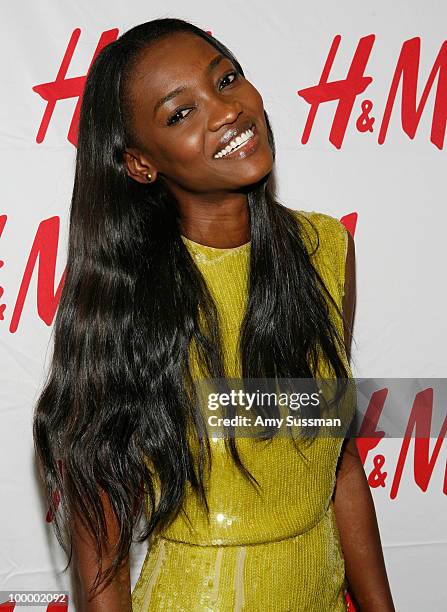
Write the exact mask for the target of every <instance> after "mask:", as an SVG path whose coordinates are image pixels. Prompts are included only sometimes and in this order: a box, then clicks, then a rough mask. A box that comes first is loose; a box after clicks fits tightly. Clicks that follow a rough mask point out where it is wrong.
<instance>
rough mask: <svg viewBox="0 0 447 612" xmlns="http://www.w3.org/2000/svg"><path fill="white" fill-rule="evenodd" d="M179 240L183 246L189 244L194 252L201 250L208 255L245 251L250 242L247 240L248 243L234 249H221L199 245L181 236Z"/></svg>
mask: <svg viewBox="0 0 447 612" xmlns="http://www.w3.org/2000/svg"><path fill="white" fill-rule="evenodd" d="M180 235H181V238H182V240H183V242H184V243H185V244H189V245H190V246H192V247H193V248H195V249H196V250H201V251H203V252H205V253H206V252H210V253H222V254H224V253H231V252H234V251H238V250H241V251H242V250H245V249H247V248H248V247H249V246H250V244H251V240H249V241H248V242H245V243H244V244H240V245H239V246H236V247H229V248H221V247H212V246H208V245H206V244H200V242H194V240H191V239H190V238H187V237H186V236H183V234H180Z"/></svg>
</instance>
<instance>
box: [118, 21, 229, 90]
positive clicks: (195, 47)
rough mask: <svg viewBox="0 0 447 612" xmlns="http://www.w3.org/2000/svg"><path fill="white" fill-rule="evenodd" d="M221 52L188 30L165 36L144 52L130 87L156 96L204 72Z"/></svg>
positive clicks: (138, 60)
mask: <svg viewBox="0 0 447 612" xmlns="http://www.w3.org/2000/svg"><path fill="white" fill-rule="evenodd" d="M218 54H219V51H218V50H217V49H216V48H215V47H213V46H212V45H211V44H210V43H208V42H207V41H206V40H204V39H203V38H201V37H200V36H196V35H194V34H191V33H189V32H178V33H176V34H172V35H169V36H166V37H163V38H162V39H160V40H158V41H156V42H155V43H152V44H151V46H150V47H149V48H148V49H145V50H144V51H142V52H141V55H140V56H139V58H138V59H137V61H136V64H135V67H134V69H133V71H132V76H131V79H130V83H129V86H130V89H131V91H133V93H134V94H136V95H138V92H139V91H140V90H141V89H144V91H145V95H148V94H149V95H151V97H152V96H153V97H156V96H158V95H159V94H163V93H165V90H166V88H168V87H171V86H172V85H176V84H179V85H181V84H183V83H184V82H186V81H187V80H188V77H193V76H198V75H200V74H202V73H203V72H204V70H205V68H206V66H207V65H208V64H209V62H210V61H211V59H212V58H213V57H215V56H216V55H218ZM222 61H223V60H222Z"/></svg>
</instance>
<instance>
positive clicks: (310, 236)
mask: <svg viewBox="0 0 447 612" xmlns="http://www.w3.org/2000/svg"><path fill="white" fill-rule="evenodd" d="M291 212H292V213H293V214H294V216H295V217H296V219H297V221H298V222H299V227H300V233H301V237H302V239H303V241H304V243H305V245H306V247H307V249H308V252H309V255H310V258H311V260H312V263H313V264H314V266H315V267H316V268H317V270H318V272H319V273H320V274H321V275H322V276H323V279H324V281H325V283H326V285H329V287H328V288H329V289H330V290H331V293H334V292H335V293H336V294H337V296H336V297H338V300H337V301H339V300H341V299H342V297H343V295H344V293H345V275H346V269H347V266H348V264H349V265H350V266H352V265H353V259H354V241H353V239H352V236H351V234H350V233H349V232H348V230H347V229H346V227H345V226H344V225H343V223H342V222H341V221H340V220H339V219H337V218H335V217H333V216H331V215H328V214H326V213H322V212H317V211H304V210H293V211H291ZM348 247H349V249H348ZM348 250H349V253H348ZM334 297H335V296H334Z"/></svg>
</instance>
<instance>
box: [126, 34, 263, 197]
mask: <svg viewBox="0 0 447 612" xmlns="http://www.w3.org/2000/svg"><path fill="white" fill-rule="evenodd" d="M219 56H220V53H219V52H218V51H217V49H215V48H214V47H213V46H212V45H210V44H209V43H208V42H207V41H206V40H204V39H202V38H200V37H198V36H195V35H193V34H190V33H183V32H182V33H177V34H175V35H172V36H169V37H167V38H164V39H161V40H160V41H157V43H155V44H154V45H153V46H152V47H151V48H150V49H147V50H146V51H144V52H143V53H142V55H141V57H140V58H139V60H138V62H137V65H136V67H135V69H134V71H133V73H132V75H131V78H130V83H129V94H130V96H131V102H132V107H131V108H132V123H133V125H132V127H133V130H134V132H135V134H136V135H137V138H138V146H136V147H132V148H129V149H127V152H126V154H125V160H126V164H127V170H128V173H129V175H130V176H132V178H134V179H135V180H137V181H139V182H142V183H147V182H148V180H147V173H148V172H150V173H151V175H152V181H154V180H157V175H160V176H163V178H164V179H165V181H166V183H167V184H168V186H169V187H170V188H171V189H172V190H173V192H174V193H175V194H177V195H181V192H182V191H183V192H187V193H198V194H200V193H202V194H203V193H216V192H228V191H237V189H238V188H241V187H243V186H247V185H250V184H253V183H255V182H257V181H259V180H260V179H262V178H263V177H264V176H265V175H266V174H267V173H269V172H270V171H271V169H272V166H273V157H272V152H271V149H270V145H269V143H268V138H267V125H266V122H265V117H264V107H263V102H262V98H261V95H260V94H259V92H258V91H257V89H256V88H255V87H254V86H253V85H252V84H251V83H250V82H249V81H248V80H247V79H245V78H244V77H243V76H242V75H241V74H239V73H238V72H237V69H236V67H235V66H234V65H233V64H232V62H231V61H230V60H229V59H227V58H225V57H219ZM180 88H181V91H179V92H177V94H176V95H175V92H174V94H172V95H169V96H168V94H171V92H173V90H176V89H180ZM166 97H168V99H166V100H165V101H163V98H166ZM232 142H233V144H236V145H239V146H237V148H236V150H234V151H232V152H231V155H220V156H218V157H216V153H217V152H218V151H221V150H222V149H224V148H225V147H228V146H229V145H230V143H232Z"/></svg>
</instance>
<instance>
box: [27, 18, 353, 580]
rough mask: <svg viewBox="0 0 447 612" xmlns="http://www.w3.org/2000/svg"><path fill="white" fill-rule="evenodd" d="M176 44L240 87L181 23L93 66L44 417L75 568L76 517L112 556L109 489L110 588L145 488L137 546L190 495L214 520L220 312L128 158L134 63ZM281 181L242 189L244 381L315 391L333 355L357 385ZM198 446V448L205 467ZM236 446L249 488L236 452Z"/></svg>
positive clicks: (39, 441)
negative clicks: (208, 429)
mask: <svg viewBox="0 0 447 612" xmlns="http://www.w3.org/2000/svg"><path fill="white" fill-rule="evenodd" d="M176 32H190V33H192V34H195V35H197V36H200V37H202V38H203V39H205V40H206V41H207V42H208V43H209V44H211V45H213V46H214V47H215V48H216V49H217V50H218V51H219V52H220V53H222V54H223V55H224V56H227V57H228V58H229V59H231V61H232V62H233V64H234V65H235V66H236V68H237V69H238V70H239V71H240V73H241V75H243V74H244V73H243V70H242V67H241V66H240V64H239V63H238V61H237V60H236V58H235V57H234V56H233V54H232V53H231V51H230V50H229V49H227V47H225V46H224V45H223V44H222V43H221V42H219V41H218V40H216V39H215V38H214V37H213V36H211V35H210V34H208V33H206V32H205V31H204V30H202V29H200V28H199V27H197V26H195V25H193V24H191V23H189V22H187V21H183V20H180V19H173V18H163V19H157V20H153V21H150V22H147V23H144V24H141V25H138V26H136V27H134V28H132V29H131V30H129V31H127V32H126V33H124V34H123V35H122V36H121V37H120V38H118V39H117V40H116V41H114V42H113V43H111V44H109V45H108V46H106V47H105V48H104V49H102V51H101V52H100V53H99V54H98V56H97V57H96V59H95V61H94V62H93V64H92V66H91V68H90V70H89V73H88V76H87V80H86V84H85V89H84V94H83V101H82V108H81V115H80V123H79V138H78V146H77V157H76V172H75V180H74V188H73V196H72V201H71V209H70V228H69V241H68V256H67V267H66V278H65V283H64V287H63V291H62V295H61V299H60V303H59V308H58V311H57V314H56V319H55V324H54V330H53V331H54V350H53V355H52V362H51V367H50V368H49V372H48V376H47V379H46V381H45V385H44V388H43V391H42V392H41V395H40V397H39V399H38V402H37V406H36V410H35V417H34V439H35V446H36V451H37V455H38V462H39V465H40V468H41V472H42V477H43V481H44V483H45V490H46V494H47V500H48V503H49V507H50V509H51V511H52V514H53V526H54V529H55V532H56V536H57V538H58V540H59V542H60V544H61V545H62V547H63V548H64V550H65V551H66V553H67V554H69V560H68V564H67V567H68V565H69V564H70V560H71V557H72V548H73V540H72V531H71V530H72V528H73V522H72V520H71V519H72V517H73V515H74V513H75V512H76V513H77V514H78V515H79V516H80V517H81V519H82V521H83V522H84V525H85V526H86V527H87V529H88V530H89V532H90V533H91V535H92V536H93V538H94V541H95V543H96V547H97V554H98V559H100V558H101V550H102V543H103V541H104V537H105V534H106V533H107V528H106V523H105V515H104V512H103V506H102V503H101V492H102V493H106V494H107V495H108V497H109V499H110V503H111V507H112V509H113V512H114V513H115V515H116V518H117V521H118V524H119V526H120V539H119V543H118V548H117V553H116V557H115V558H114V561H113V564H112V565H111V567H110V568H109V569H108V570H107V571H106V572H99V571H98V575H97V577H96V578H97V580H96V582H95V585H94V586H95V588H98V587H99V585H100V584H102V583H103V581H105V582H106V583H107V584H108V583H109V582H110V581H111V580H112V579H113V577H114V576H115V575H116V572H117V571H118V568H119V567H120V564H121V561H122V560H123V559H124V557H125V556H126V555H127V554H128V552H129V548H130V545H131V542H132V539H133V536H134V530H135V528H136V525H137V523H138V521H139V520H140V519H141V516H142V510H143V506H144V495H143V494H142V492H143V491H144V492H145V494H146V495H147V500H148V505H149V512H148V513H147V516H146V523H145V528H144V530H143V531H142V532H141V534H140V537H139V540H140V541H142V540H144V539H146V538H148V537H149V536H150V535H152V534H154V533H155V532H156V531H157V530H161V529H162V528H163V526H165V525H167V523H168V522H169V520H170V519H171V518H172V517H173V516H175V515H176V513H177V512H178V511H179V509H180V508H181V504H182V500H183V498H184V494H185V489H186V485H187V483H188V482H189V483H190V484H191V486H192V488H193V490H195V491H196V492H197V493H198V494H199V496H200V498H201V499H202V501H203V503H204V504H205V506H206V507H207V504H206V490H205V487H204V476H205V473H206V470H209V465H210V445H209V440H208V439H207V437H206V435H204V433H205V432H204V424H203V419H202V418H201V415H200V413H199V411H198V409H197V406H196V402H195V395H194V394H195V391H194V385H193V380H192V377H191V373H190V350H191V347H192V346H194V348H195V350H196V354H197V357H198V359H199V363H200V364H201V367H202V370H203V372H205V373H207V375H208V376H210V377H211V378H221V377H224V376H225V372H224V368H223V365H222V364H223V359H222V348H221V335H220V330H219V324H218V312H217V309H216V306H215V304H214V301H213V299H212V297H211V294H210V292H209V290H208V288H207V286H206V283H205V281H204V279H203V277H202V275H201V273H200V271H199V270H198V268H197V267H196V265H195V263H194V260H193V258H192V257H191V256H190V254H189V252H188V250H187V248H186V246H185V245H184V243H183V241H182V239H181V235H180V230H179V216H178V206H177V202H176V200H175V198H174V196H173V194H172V193H171V192H170V191H169V189H168V188H167V185H166V183H165V182H164V181H163V177H161V176H159V177H158V179H157V181H155V182H154V183H153V184H148V185H143V184H140V183H137V182H136V181H134V180H132V179H131V178H130V177H129V176H128V174H127V172H126V169H125V165H124V160H123V153H124V151H125V149H126V147H130V146H132V145H134V144H135V143H136V142H137V140H138V135H137V134H135V133H133V129H132V122H131V117H132V106H131V101H130V100H129V95H128V83H129V79H130V78H131V76H132V70H133V67H134V66H135V62H136V61H137V60H138V58H139V56H140V53H141V51H142V50H145V49H147V48H148V47H149V46H150V44H151V43H152V42H154V41H156V40H158V39H160V37H163V36H169V35H172V34H175V33H176ZM265 117H266V121H267V127H268V135H269V143H270V146H271V149H272V153H273V159H274V158H275V143H274V138H273V133H272V130H271V126H270V123H269V120H268V116H267V114H265ZM273 180H274V179H273V174H272V173H270V174H269V175H267V176H266V177H264V179H262V180H261V181H260V182H259V183H257V184H254V185H252V186H250V187H249V188H247V189H246V192H247V200H248V207H249V219H250V232H251V252H250V263H249V295H248V303H247V309H246V313H245V317H244V320H243V323H242V328H241V332H240V348H239V350H240V358H241V364H242V376H243V377H247V378H248V377H251V378H263V377H267V378H274V377H284V378H287V377H295V378H311V377H312V375H313V373H314V372H315V366H316V364H317V363H318V358H319V357H318V354H319V351H321V352H322V355H323V357H324V358H325V359H326V360H327V363H329V364H330V366H331V368H332V370H333V373H334V375H335V376H336V377H339V378H345V377H346V376H347V372H346V369H345V366H344V363H343V360H342V359H341V357H340V351H341V350H344V344H343V339H342V338H340V335H339V334H338V332H337V329H336V325H335V324H334V322H333V320H332V319H331V317H330V316H329V309H328V300H331V299H332V298H331V297H330V295H329V293H328V292H327V290H326V289H325V287H324V283H323V281H322V279H321V278H320V276H319V275H318V273H317V272H316V270H315V269H314V267H313V266H312V263H311V260H310V256H309V252H308V250H307V249H306V247H305V244H304V241H303V238H302V235H301V229H300V226H299V224H298V223H297V219H296V217H295V216H294V215H293V214H292V211H290V210H289V209H288V208H286V207H285V206H283V205H282V204H280V203H279V202H278V201H277V200H276V199H275V195H274V188H273ZM332 301H333V300H332ZM334 305H335V306H336V304H335V302H334ZM338 312H339V314H340V316H341V317H342V313H341V312H340V311H339V309H338ZM189 436H193V439H196V440H197V442H198V446H197V449H198V452H197V454H194V453H193V452H192V450H191V445H190V443H189V442H188V440H189V439H190V438H189ZM228 444H229V449H230V452H231V455H232V457H233V459H234V461H235V462H236V464H237V465H238V466H239V469H241V471H242V472H243V473H244V474H245V476H246V477H247V478H249V479H250V477H251V475H250V474H249V472H248V471H247V470H246V469H245V467H244V466H243V464H242V462H241V461H240V459H239V455H238V452H237V447H236V444H235V440H233V439H231V440H230V441H229V442H228ZM60 466H62V470H60V469H59V467H60ZM155 479H158V480H159V487H160V491H159V493H160V497H159V500H156V490H157V489H156V486H155ZM55 491H59V493H60V502H61V506H60V508H59V509H58V508H57V505H56V501H55V496H54V492H55Z"/></svg>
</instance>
